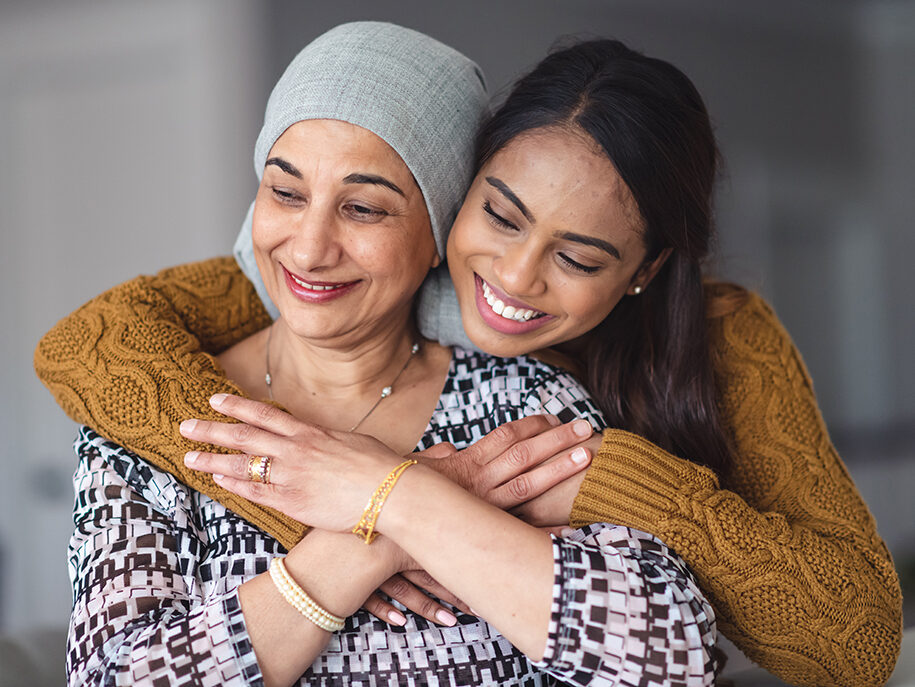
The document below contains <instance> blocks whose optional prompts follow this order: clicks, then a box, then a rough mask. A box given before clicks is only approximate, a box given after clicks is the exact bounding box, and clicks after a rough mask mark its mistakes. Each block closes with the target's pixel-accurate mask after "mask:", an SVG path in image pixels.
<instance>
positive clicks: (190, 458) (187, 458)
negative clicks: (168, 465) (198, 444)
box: [184, 451, 200, 466]
mask: <svg viewBox="0 0 915 687" xmlns="http://www.w3.org/2000/svg"><path fill="white" fill-rule="evenodd" d="M199 457H200V451H188V452H187V453H185V454H184V464H185V465H187V466H191V465H193V464H194V463H196V462H197V459H198V458H199Z"/></svg>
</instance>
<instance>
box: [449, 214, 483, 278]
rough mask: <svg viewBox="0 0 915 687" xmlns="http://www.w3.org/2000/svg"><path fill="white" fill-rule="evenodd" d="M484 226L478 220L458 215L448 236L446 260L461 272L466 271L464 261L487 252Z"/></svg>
mask: <svg viewBox="0 0 915 687" xmlns="http://www.w3.org/2000/svg"><path fill="white" fill-rule="evenodd" d="M484 230H485V227H480V226H479V222H474V221H473V220H471V219H468V218H466V217H463V216H462V215H460V214H459V215H458V218H457V220H456V221H455V223H454V226H453V227H452V229H451V235H450V236H449V237H448V262H449V265H452V264H453V265H454V266H455V267H457V268H458V269H459V270H460V272H461V273H463V272H465V271H468V269H467V267H466V265H464V264H463V263H464V261H466V260H467V259H469V258H472V257H474V256H483V255H486V254H487V253H488V251H487V250H486V249H485V247H486V246H487V245H491V243H489V244H488V243H487V240H486V237H485V236H483V231H484Z"/></svg>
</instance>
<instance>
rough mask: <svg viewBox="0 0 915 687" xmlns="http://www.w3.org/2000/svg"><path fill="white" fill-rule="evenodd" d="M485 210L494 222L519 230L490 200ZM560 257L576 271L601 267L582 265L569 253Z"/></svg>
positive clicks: (588, 272) (484, 205)
mask: <svg viewBox="0 0 915 687" xmlns="http://www.w3.org/2000/svg"><path fill="white" fill-rule="evenodd" d="M483 210H484V211H485V212H486V214H487V215H489V216H490V218H491V219H492V221H493V223H495V224H496V225H498V226H499V227H502V228H503V229H509V230H511V231H518V227H516V226H515V225H514V224H512V223H511V222H509V221H508V220H507V219H505V218H504V217H502V216H501V215H499V214H497V213H496V211H495V210H493V209H492V205H490V204H489V201H488V200H486V201H483ZM559 259H560V260H562V262H563V264H564V265H565V266H566V267H568V268H569V269H572V270H575V271H576V272H582V273H584V274H594V273H595V272H597V271H598V270H599V269H600V267H599V266H588V265H582V264H581V263H578V262H575V261H574V260H572V258H570V257H569V256H568V255H564V254H562V253H559Z"/></svg>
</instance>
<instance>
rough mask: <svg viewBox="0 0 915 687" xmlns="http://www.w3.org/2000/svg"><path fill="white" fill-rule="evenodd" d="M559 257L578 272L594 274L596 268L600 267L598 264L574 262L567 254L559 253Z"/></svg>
mask: <svg viewBox="0 0 915 687" xmlns="http://www.w3.org/2000/svg"><path fill="white" fill-rule="evenodd" d="M559 259H560V260H562V261H563V262H564V263H565V264H566V266H567V267H569V268H571V269H573V270H576V271H578V272H584V273H585V274H594V273H595V272H597V270H599V269H600V267H599V266H598V265H592V266H589V265H582V264H581V263H578V262H575V261H574V260H572V258H570V257H569V256H568V255H563V254H562V253H560V254H559Z"/></svg>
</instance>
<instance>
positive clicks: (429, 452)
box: [413, 441, 457, 460]
mask: <svg viewBox="0 0 915 687" xmlns="http://www.w3.org/2000/svg"><path fill="white" fill-rule="evenodd" d="M455 453H457V449H456V448H455V447H454V444H452V443H450V442H448V441H443V442H442V443H440V444H435V445H434V446H430V447H429V448H427V449H425V450H424V451H417V452H416V453H414V454H413V457H414V458H415V457H416V456H422V457H424V458H433V459H436V460H438V459H440V458H447V457H448V456H451V455H453V454H455Z"/></svg>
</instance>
